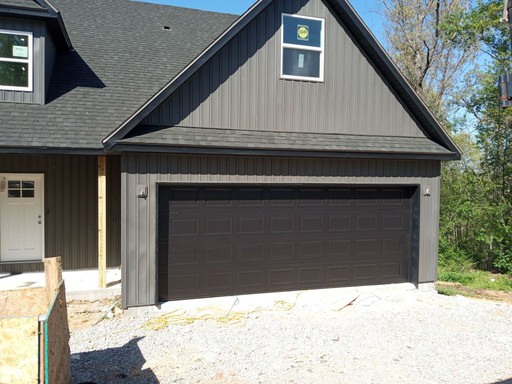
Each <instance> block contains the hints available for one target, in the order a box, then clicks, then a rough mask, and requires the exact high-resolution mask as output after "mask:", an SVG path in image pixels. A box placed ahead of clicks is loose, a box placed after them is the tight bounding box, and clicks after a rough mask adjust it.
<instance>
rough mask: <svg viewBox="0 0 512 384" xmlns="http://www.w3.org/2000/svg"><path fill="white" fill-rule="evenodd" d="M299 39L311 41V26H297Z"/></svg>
mask: <svg viewBox="0 0 512 384" xmlns="http://www.w3.org/2000/svg"><path fill="white" fill-rule="evenodd" d="M297 40H302V41H309V26H308V25H301V24H299V25H298V26H297Z"/></svg>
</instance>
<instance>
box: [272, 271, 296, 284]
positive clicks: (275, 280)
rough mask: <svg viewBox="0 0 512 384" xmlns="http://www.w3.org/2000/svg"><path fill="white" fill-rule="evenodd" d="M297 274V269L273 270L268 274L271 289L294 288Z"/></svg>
mask: <svg viewBox="0 0 512 384" xmlns="http://www.w3.org/2000/svg"><path fill="white" fill-rule="evenodd" d="M295 272H296V269H295V268H286V269H285V268H282V269H271V270H270V271H269V273H268V278H269V288H271V289H272V288H278V289H286V288H292V287H293V286H294V274H295Z"/></svg>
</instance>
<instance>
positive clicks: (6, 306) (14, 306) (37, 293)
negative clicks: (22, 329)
mask: <svg viewBox="0 0 512 384" xmlns="http://www.w3.org/2000/svg"><path fill="white" fill-rule="evenodd" d="M47 310H48V300H47V297H46V290H45V288H42V287H41V288H25V289H17V290H15V291H2V292H1V293H0V317H22V316H38V315H42V314H45V313H46V311H47Z"/></svg>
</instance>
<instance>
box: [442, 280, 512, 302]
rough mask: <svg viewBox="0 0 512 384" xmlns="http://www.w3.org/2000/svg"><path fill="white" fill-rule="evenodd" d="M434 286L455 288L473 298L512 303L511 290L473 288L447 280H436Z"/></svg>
mask: <svg viewBox="0 0 512 384" xmlns="http://www.w3.org/2000/svg"><path fill="white" fill-rule="evenodd" d="M436 286H437V287H438V288H440V287H446V288H452V289H455V290H456V291H458V292H460V294H461V295H464V296H469V297H473V298H475V299H482V300H494V301H503V302H506V303H511V304H512V292H504V291H489V290H485V289H475V288H469V287H465V286H463V285H462V284H459V283H447V282H438V283H436Z"/></svg>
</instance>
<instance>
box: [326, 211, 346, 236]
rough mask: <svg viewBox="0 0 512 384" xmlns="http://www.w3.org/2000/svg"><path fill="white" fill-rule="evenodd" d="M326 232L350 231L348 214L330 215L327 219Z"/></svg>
mask: <svg viewBox="0 0 512 384" xmlns="http://www.w3.org/2000/svg"><path fill="white" fill-rule="evenodd" d="M328 223H329V224H328V227H327V231H328V232H348V231H350V216H348V215H340V216H334V215H330V216H329V219H328Z"/></svg>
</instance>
